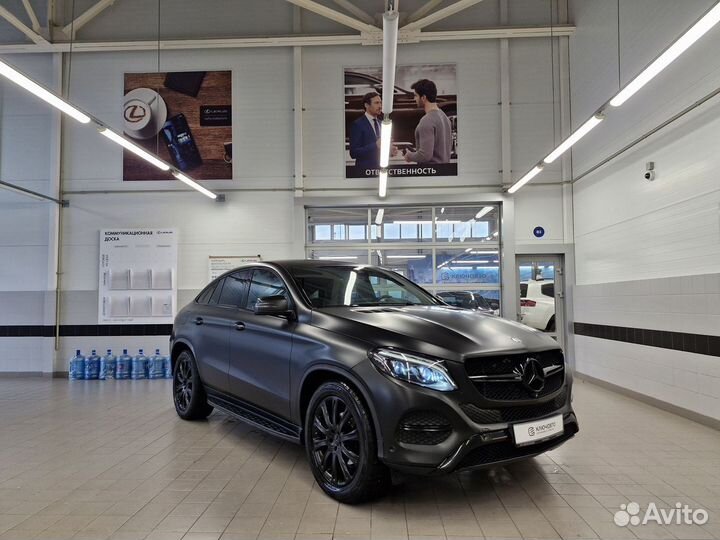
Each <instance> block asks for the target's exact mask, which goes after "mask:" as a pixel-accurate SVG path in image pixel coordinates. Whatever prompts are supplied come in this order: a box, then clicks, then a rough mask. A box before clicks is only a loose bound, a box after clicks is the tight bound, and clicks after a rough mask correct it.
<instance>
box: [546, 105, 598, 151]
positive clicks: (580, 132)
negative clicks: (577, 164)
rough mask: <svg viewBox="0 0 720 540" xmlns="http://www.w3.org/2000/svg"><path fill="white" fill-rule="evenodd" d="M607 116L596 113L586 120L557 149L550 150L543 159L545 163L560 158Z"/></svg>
mask: <svg viewBox="0 0 720 540" xmlns="http://www.w3.org/2000/svg"><path fill="white" fill-rule="evenodd" d="M604 118H605V117H604V116H603V115H601V114H596V115H594V116H592V117H591V118H590V120H588V121H587V122H585V123H584V124H583V125H582V126H580V127H579V128H578V129H577V130H575V133H573V134H572V135H570V136H569V137H568V138H567V139H565V140H564V141H563V142H562V143H560V146H558V147H557V148H556V149H555V150H553V151H552V152H550V154H549V155H548V156H547V157H546V158H545V159H544V160H543V161H544V162H545V163H552V162H553V161H555V160H556V159H557V158H559V157H560V156H561V155H562V154H563V153H565V151H567V150H568V148H570V147H571V146H572V145H573V144H575V143H576V142H578V141H579V140H580V139H582V138H583V137H584V136H585V135H587V134H588V133H589V132H590V130H591V129H592V128H594V127H595V126H597V125H598V124H599V123H600V122H602V121H603V119H604Z"/></svg>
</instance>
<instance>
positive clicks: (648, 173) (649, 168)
mask: <svg viewBox="0 0 720 540" xmlns="http://www.w3.org/2000/svg"><path fill="white" fill-rule="evenodd" d="M643 177H644V178H645V180H647V181H648V182H652V181H653V180H655V162H654V161H648V162H647V163H646V164H645V174H644V175H643Z"/></svg>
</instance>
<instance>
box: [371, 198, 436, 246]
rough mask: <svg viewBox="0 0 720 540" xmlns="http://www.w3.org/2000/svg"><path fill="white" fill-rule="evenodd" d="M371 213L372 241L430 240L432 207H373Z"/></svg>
mask: <svg viewBox="0 0 720 540" xmlns="http://www.w3.org/2000/svg"><path fill="white" fill-rule="evenodd" d="M380 210H382V214H381V218H382V219H380V218H378V213H379V212H380ZM371 215H372V220H373V223H372V225H371V232H370V238H371V240H372V241H373V242H431V241H432V208H404V207H396V208H377V209H376V208H373V209H372V212H371Z"/></svg>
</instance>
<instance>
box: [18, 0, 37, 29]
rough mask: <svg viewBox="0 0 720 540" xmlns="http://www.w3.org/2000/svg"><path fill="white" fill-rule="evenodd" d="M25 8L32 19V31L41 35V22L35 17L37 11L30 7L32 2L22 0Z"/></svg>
mask: <svg viewBox="0 0 720 540" xmlns="http://www.w3.org/2000/svg"><path fill="white" fill-rule="evenodd" d="M22 3H23V6H25V11H27V14H28V17H30V22H31V24H32V29H33V30H35V32H36V33H38V34H39V33H40V21H39V20H38V18H37V15H35V10H34V9H33V7H32V6H31V5H30V0H22Z"/></svg>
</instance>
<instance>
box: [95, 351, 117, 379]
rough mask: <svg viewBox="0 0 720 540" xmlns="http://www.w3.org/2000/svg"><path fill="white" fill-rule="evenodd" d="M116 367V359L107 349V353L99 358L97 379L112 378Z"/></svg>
mask: <svg viewBox="0 0 720 540" xmlns="http://www.w3.org/2000/svg"><path fill="white" fill-rule="evenodd" d="M116 368H117V359H116V358H115V356H113V353H112V350H111V349H108V350H107V354H106V355H105V356H103V357H102V358H101V359H100V375H99V377H98V378H99V379H101V380H105V379H114V378H115V369H116Z"/></svg>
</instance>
